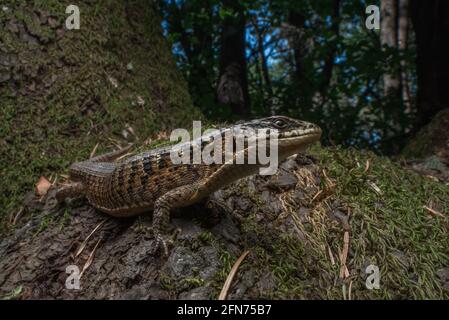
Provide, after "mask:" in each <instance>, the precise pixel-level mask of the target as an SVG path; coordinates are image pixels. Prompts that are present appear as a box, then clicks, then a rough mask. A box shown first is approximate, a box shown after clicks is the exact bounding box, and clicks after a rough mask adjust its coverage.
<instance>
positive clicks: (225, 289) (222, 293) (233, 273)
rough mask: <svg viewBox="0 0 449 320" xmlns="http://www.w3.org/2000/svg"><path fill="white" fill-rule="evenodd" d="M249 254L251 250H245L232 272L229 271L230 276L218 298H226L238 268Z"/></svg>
mask: <svg viewBox="0 0 449 320" xmlns="http://www.w3.org/2000/svg"><path fill="white" fill-rule="evenodd" d="M248 254H249V251H245V252H244V253H243V254H242V255H241V256H240V258H238V259H237V261H236V262H235V263H234V265H233V266H232V269H231V272H229V274H228V277H227V278H226V281H225V283H224V285H223V289H221V292H220V295H219V296H218V300H226V297H227V295H228V291H229V288H230V287H231V283H232V280H233V279H234V276H235V274H236V273H237V269H238V268H239V266H240V264H241V263H242V261H243V260H244V259H245V258H246V256H247V255H248Z"/></svg>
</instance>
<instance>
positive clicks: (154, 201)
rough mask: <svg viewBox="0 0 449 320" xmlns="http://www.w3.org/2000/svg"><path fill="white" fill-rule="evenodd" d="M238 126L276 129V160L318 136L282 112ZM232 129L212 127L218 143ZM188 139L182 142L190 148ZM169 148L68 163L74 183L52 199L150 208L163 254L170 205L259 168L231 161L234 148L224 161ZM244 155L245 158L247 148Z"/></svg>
mask: <svg viewBox="0 0 449 320" xmlns="http://www.w3.org/2000/svg"><path fill="white" fill-rule="evenodd" d="M238 126H239V127H240V128H250V129H254V130H257V129H262V128H264V129H277V130H278V132H279V136H278V143H279V144H278V158H279V161H281V160H283V159H285V158H286V157H288V156H290V155H292V154H296V153H298V152H300V151H301V150H303V149H304V148H306V147H307V146H308V145H310V144H311V143H313V142H315V141H318V140H319V138H320V136H321V129H320V128H319V127H318V126H316V125H314V124H311V123H307V122H304V121H299V120H295V119H291V118H287V117H283V116H273V117H269V118H264V119H258V120H253V121H250V122H246V123H242V124H239V125H238ZM234 128H235V126H231V127H227V128H223V129H220V130H219V131H218V133H217V135H220V136H221V137H222V142H223V143H224V141H225V139H224V135H225V133H226V132H228V131H230V130H233V129H234ZM211 137H216V135H214V134H212V135H208V136H207V138H206V137H202V139H197V140H195V141H193V142H192V143H195V142H197V143H199V145H201V151H202V150H204V148H205V147H206V146H207V145H208V144H209V141H210V138H211ZM212 141H213V140H212ZM245 141H246V140H245ZM192 143H188V144H187V145H188V148H189V147H190V150H192V147H191V145H192ZM172 148H173V146H170V147H165V148H158V149H154V150H151V151H149V152H144V153H141V154H139V155H136V156H132V157H130V158H127V159H125V160H123V161H121V162H118V163H114V162H113V161H114V160H115V159H117V158H118V157H120V156H121V155H123V154H126V153H127V152H128V150H129V149H130V147H127V148H124V149H122V150H119V151H115V152H111V153H108V154H105V155H101V156H98V157H95V158H92V159H90V160H87V161H83V162H77V163H74V164H72V165H71V166H70V177H71V180H73V181H74V183H73V184H70V185H68V186H65V187H62V188H61V189H59V190H58V192H57V195H56V197H57V199H58V200H59V201H62V200H63V199H64V198H66V197H71V196H76V195H85V196H86V197H87V199H88V201H89V203H90V204H91V205H92V206H94V207H95V208H97V209H99V210H101V211H103V212H105V213H107V214H109V215H111V216H114V217H129V216H133V215H136V214H139V213H143V212H147V211H153V229H154V234H155V237H156V240H157V241H156V245H155V248H154V249H155V250H157V249H158V248H159V247H161V246H162V247H163V248H164V251H165V253H166V254H167V246H166V242H165V240H164V237H163V236H162V235H163V234H165V233H166V228H167V226H168V223H169V218H170V211H171V210H172V209H174V208H179V207H185V206H188V205H191V204H193V203H196V202H198V201H200V200H201V199H203V198H205V197H207V196H208V195H209V194H211V193H213V192H215V191H216V190H218V189H220V188H222V187H225V186H226V185H228V184H230V183H232V182H234V181H236V180H238V179H240V178H243V177H245V176H249V175H252V174H254V173H256V172H257V171H258V169H259V168H260V167H261V165H260V164H258V163H256V164H235V159H236V157H237V154H236V153H235V150H234V154H233V159H232V160H233V161H232V162H228V163H226V162H225V163H223V164H209V165H206V164H173V163H172V161H171V159H170V151H171V150H172ZM223 150H225V148H224V147H223ZM244 153H245V159H247V158H246V157H247V153H248V149H245V150H244ZM191 163H192V162H191ZM245 163H247V161H245Z"/></svg>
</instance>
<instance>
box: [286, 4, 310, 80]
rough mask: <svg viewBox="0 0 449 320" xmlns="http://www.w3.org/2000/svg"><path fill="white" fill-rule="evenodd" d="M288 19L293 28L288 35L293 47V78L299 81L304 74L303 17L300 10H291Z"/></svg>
mask: <svg viewBox="0 0 449 320" xmlns="http://www.w3.org/2000/svg"><path fill="white" fill-rule="evenodd" d="M288 21H289V23H290V24H291V25H292V26H293V27H294V28H295V30H293V32H291V33H292V34H291V35H290V38H291V39H290V42H291V44H292V47H293V55H294V58H295V70H294V78H295V80H296V81H297V82H298V83H301V82H302V80H303V74H304V70H303V68H304V67H303V66H304V58H305V56H306V48H305V43H304V36H303V33H304V22H305V17H304V15H303V14H302V13H301V12H298V11H296V10H292V11H290V13H289V17H288Z"/></svg>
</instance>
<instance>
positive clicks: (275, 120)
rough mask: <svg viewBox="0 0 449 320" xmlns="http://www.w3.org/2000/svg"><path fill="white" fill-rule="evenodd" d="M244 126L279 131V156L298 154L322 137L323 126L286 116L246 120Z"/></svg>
mask: <svg viewBox="0 0 449 320" xmlns="http://www.w3.org/2000/svg"><path fill="white" fill-rule="evenodd" d="M242 127H245V128H251V129H253V130H258V129H259V130H260V129H265V130H270V131H271V130H276V131H277V133H278V152H279V158H280V159H285V158H286V157H288V156H290V155H292V154H296V153H298V152H300V151H302V150H304V149H305V148H307V147H308V146H309V145H310V144H312V143H314V142H316V141H318V140H319V139H320V137H321V133H322V131H321V128H320V127H319V126H317V125H315V124H313V123H310V122H306V121H301V120H297V119H293V118H289V117H285V116H272V117H268V118H262V119H257V120H253V121H250V122H246V123H243V124H242Z"/></svg>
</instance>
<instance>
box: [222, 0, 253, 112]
mask: <svg viewBox="0 0 449 320" xmlns="http://www.w3.org/2000/svg"><path fill="white" fill-rule="evenodd" d="M222 5H223V7H224V8H226V9H227V10H231V11H232V12H233V13H234V14H233V15H231V16H226V17H225V18H224V19H223V24H222V31H221V48H220V75H219V78H218V87H217V98H218V101H219V102H220V103H224V104H227V105H229V106H230V107H231V110H232V113H233V114H235V115H240V116H245V115H248V114H249V112H250V99H249V92H248V78H247V73H246V72H247V70H246V52H245V49H246V40H245V31H246V28H245V27H246V17H245V13H244V10H243V7H242V6H241V5H240V4H239V3H238V2H237V1H235V0H223V1H222Z"/></svg>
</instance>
